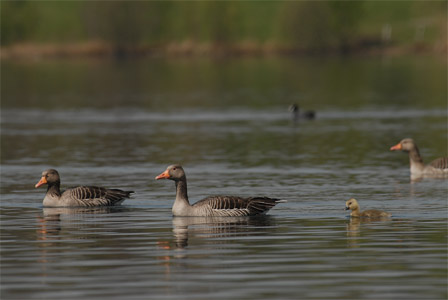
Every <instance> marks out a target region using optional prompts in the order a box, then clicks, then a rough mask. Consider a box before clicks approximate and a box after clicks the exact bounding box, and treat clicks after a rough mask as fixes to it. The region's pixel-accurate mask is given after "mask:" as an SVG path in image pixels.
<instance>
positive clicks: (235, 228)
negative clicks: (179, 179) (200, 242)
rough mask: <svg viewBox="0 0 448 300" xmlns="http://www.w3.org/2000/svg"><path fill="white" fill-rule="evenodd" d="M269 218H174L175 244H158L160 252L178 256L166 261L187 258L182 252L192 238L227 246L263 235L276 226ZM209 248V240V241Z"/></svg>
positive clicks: (165, 256)
mask: <svg viewBox="0 0 448 300" xmlns="http://www.w3.org/2000/svg"><path fill="white" fill-rule="evenodd" d="M273 223H274V222H273V219H272V217H270V216H266V215H263V216H246V217H173V237H174V239H173V242H168V241H159V242H158V248H159V249H161V250H167V251H171V250H175V251H176V253H175V254H174V255H172V253H166V255H163V258H164V259H165V260H168V261H169V260H170V258H171V257H175V258H185V257H186V256H187V254H186V253H185V252H183V250H185V249H186V248H187V247H188V245H189V240H190V238H198V239H213V243H216V244H225V243H229V241H231V240H230V239H229V238H232V237H240V236H251V235H258V234H262V233H263V234H264V233H265V232H266V230H265V228H266V227H272V226H273ZM207 242H208V244H209V243H210V240H208V241H207Z"/></svg>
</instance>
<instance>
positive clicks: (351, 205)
mask: <svg viewBox="0 0 448 300" xmlns="http://www.w3.org/2000/svg"><path fill="white" fill-rule="evenodd" d="M345 210H352V212H351V213H350V216H351V217H364V218H388V217H390V216H392V215H391V214H390V213H387V212H385V211H381V210H376V209H369V210H365V211H363V212H361V210H360V208H359V204H358V201H356V199H354V198H351V199H349V200H347V202H345Z"/></svg>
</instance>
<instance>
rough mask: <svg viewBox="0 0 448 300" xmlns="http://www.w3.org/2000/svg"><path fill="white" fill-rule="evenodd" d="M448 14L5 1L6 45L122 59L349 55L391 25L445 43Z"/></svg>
mask: <svg viewBox="0 0 448 300" xmlns="http://www.w3.org/2000/svg"><path fill="white" fill-rule="evenodd" d="M446 12H447V2H446V1H429V2H426V1H362V0H359V1H261V2H260V1H32V0H29V1H26V0H22V1H2V2H1V36H0V43H1V45H2V46H7V45H11V44H15V43H76V42H85V41H90V40H99V41H103V42H106V43H108V44H110V45H111V46H113V48H114V49H115V51H116V52H117V53H118V54H119V53H122V52H123V53H124V52H126V51H128V50H129V49H131V48H135V47H139V46H142V45H150V46H154V47H157V46H159V45H166V44H169V43H173V42H177V43H181V42H185V41H189V42H191V43H209V44H213V45H224V46H228V45H233V44H238V43H242V42H246V43H247V42H250V43H255V44H261V45H266V44H268V45H275V46H284V47H290V48H296V49H302V50H308V51H330V50H331V51H340V52H346V51H349V50H350V49H353V48H356V47H359V46H360V45H363V44H368V43H371V44H378V43H381V42H382V39H384V36H382V35H381V32H382V29H384V28H385V26H390V28H391V30H390V31H391V32H389V33H390V34H389V37H390V36H392V38H391V39H392V40H393V41H395V42H400V43H406V42H409V43H414V42H415V41H416V40H417V39H418V36H420V42H421V41H424V42H434V41H436V40H440V39H441V40H443V41H445V43H446ZM387 28H389V27H387ZM422 28H423V29H422ZM422 32H423V33H422ZM422 35H423V37H422V38H421V36H422Z"/></svg>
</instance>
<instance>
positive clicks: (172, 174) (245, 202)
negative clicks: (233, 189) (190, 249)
mask: <svg viewBox="0 0 448 300" xmlns="http://www.w3.org/2000/svg"><path fill="white" fill-rule="evenodd" d="M156 179H157V180H159V179H170V180H173V181H174V183H175V185H176V200H175V201H174V205H173V208H172V211H173V215H174V216H179V217H212V216H216V217H238V216H254V215H263V214H266V213H267V212H268V211H269V210H270V209H271V208H272V207H274V206H275V205H276V204H277V203H281V202H286V201H285V200H279V199H273V198H268V197H248V198H243V197H236V196H211V197H207V198H205V199H202V200H200V201H198V202H196V203H195V204H193V205H191V204H190V202H189V201H188V194H187V178H186V176H185V171H184V169H183V168H182V166H180V165H171V166H169V167H168V168H167V169H166V170H165V172H163V173H162V174H160V175H158V176H157V177H156Z"/></svg>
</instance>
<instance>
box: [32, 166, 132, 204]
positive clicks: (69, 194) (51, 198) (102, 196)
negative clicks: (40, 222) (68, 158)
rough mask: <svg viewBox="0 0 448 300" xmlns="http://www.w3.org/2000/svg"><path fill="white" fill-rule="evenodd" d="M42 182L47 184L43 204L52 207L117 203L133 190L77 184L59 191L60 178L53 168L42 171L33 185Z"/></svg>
mask: <svg viewBox="0 0 448 300" xmlns="http://www.w3.org/2000/svg"><path fill="white" fill-rule="evenodd" d="M44 184H47V185H48V188H47V193H46V194H45V198H44V201H43V205H44V206H52V207H67V206H72V207H82V206H84V207H86V206H89V207H91V206H113V205H119V204H121V202H123V201H124V200H125V198H129V196H130V194H131V193H133V191H122V190H118V189H106V188H102V187H96V186H78V187H73V188H69V189H66V190H65V191H63V192H61V190H60V185H61V179H60V177H59V173H58V171H56V170H54V169H48V170H46V171H44V172H42V178H41V179H40V181H39V182H38V183H37V184H36V186H35V187H36V188H38V187H40V186H42V185H44Z"/></svg>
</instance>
